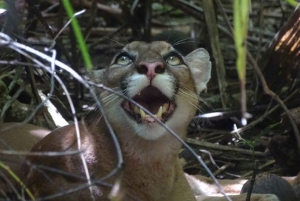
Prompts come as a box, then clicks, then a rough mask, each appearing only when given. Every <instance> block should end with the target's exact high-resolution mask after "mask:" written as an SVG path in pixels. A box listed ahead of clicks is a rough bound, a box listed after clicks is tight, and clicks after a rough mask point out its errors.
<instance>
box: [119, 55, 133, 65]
mask: <svg viewBox="0 0 300 201" xmlns="http://www.w3.org/2000/svg"><path fill="white" fill-rule="evenodd" d="M116 63H117V64H120V65H128V64H130V63H132V60H131V58H130V57H129V56H126V55H121V56H120V57H118V59H117V61H116Z"/></svg>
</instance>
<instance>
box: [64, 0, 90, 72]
mask: <svg viewBox="0 0 300 201" xmlns="http://www.w3.org/2000/svg"><path fill="white" fill-rule="evenodd" d="M61 2H62V3H63V5H64V7H65V10H66V11H67V14H68V16H69V18H70V19H71V20H72V22H71V25H72V28H73V30H74V34H75V37H76V39H77V42H78V45H79V49H80V51H81V54H82V57H83V61H84V63H85V65H86V67H87V69H88V70H92V62H91V58H90V55H89V52H88V48H87V45H86V44H85V41H84V38H83V35H82V32H81V29H80V26H79V24H78V21H77V19H76V17H75V16H74V10H73V8H72V6H71V4H70V1H69V0H63V1H61Z"/></svg>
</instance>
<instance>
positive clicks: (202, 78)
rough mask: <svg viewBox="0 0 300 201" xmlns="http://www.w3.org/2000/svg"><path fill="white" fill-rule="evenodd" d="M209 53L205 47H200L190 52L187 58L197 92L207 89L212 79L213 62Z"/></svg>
mask: <svg viewBox="0 0 300 201" xmlns="http://www.w3.org/2000/svg"><path fill="white" fill-rule="evenodd" d="M209 58H210V57H209V54H208V52H207V51H206V50H205V49H203V48H198V49H196V50H194V51H193V52H191V53H190V54H188V55H187V56H186V57H185V59H186V62H187V63H188V65H189V67H190V71H191V74H192V77H193V79H194V82H195V84H196V89H197V94H200V93H201V92H202V91H206V89H207V87H206V84H207V82H208V81H209V79H210V72H211V63H210V61H209Z"/></svg>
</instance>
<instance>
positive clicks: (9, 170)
mask: <svg viewBox="0 0 300 201" xmlns="http://www.w3.org/2000/svg"><path fill="white" fill-rule="evenodd" d="M0 167H1V168H3V169H4V170H6V171H7V172H8V173H9V174H10V176H12V177H13V178H14V179H15V180H16V181H17V182H18V183H19V184H20V185H21V186H22V187H23V188H24V189H25V191H26V193H27V194H28V196H29V197H30V199H31V200H33V201H34V200H35V198H34V196H33V194H32V193H31V192H30V190H29V189H28V188H27V187H26V186H25V184H24V183H23V182H22V181H21V180H20V178H19V177H18V176H17V175H16V174H15V173H14V172H13V171H11V169H10V168H9V167H8V166H6V165H4V164H3V163H2V162H0Z"/></svg>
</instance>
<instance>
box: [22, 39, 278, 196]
mask: <svg viewBox="0 0 300 201" xmlns="http://www.w3.org/2000/svg"><path fill="white" fill-rule="evenodd" d="M171 51H174V49H173V47H172V46H171V45H169V44H168V43H165V42H153V43H150V44H147V43H143V42H133V43H131V44H129V45H127V46H125V47H124V49H123V52H127V53H128V54H130V55H131V56H132V58H131V59H132V60H133V61H132V62H131V63H129V64H127V65H120V64H118V63H117V62H116V61H117V59H118V57H116V58H114V59H113V61H112V63H111V65H110V67H108V68H107V69H106V70H98V71H95V72H94V73H93V74H92V76H91V77H92V80H94V81H95V82H96V83H103V84H104V85H105V86H108V87H111V88H113V89H114V90H116V91H118V92H124V87H125V88H126V93H124V94H125V95H127V96H128V97H129V98H132V97H134V96H135V95H136V94H138V93H139V92H140V91H141V90H143V89H144V88H145V87H147V86H149V84H150V81H149V80H150V78H148V77H147V76H146V74H145V73H142V72H141V71H139V69H138V68H139V65H140V64H141V63H142V62H144V63H155V62H161V63H162V64H163V68H164V71H163V72H156V75H155V78H153V80H151V85H152V86H154V87H156V88H157V89H159V90H160V91H161V92H162V93H163V94H164V95H165V96H167V97H168V98H169V99H172V100H174V102H175V103H176V108H175V110H174V112H173V114H172V116H170V118H169V119H168V120H167V121H166V122H165V124H166V125H167V126H168V127H170V128H171V129H172V130H173V131H175V132H176V133H177V134H178V135H179V136H180V137H181V138H183V139H184V138H185V136H186V130H187V126H188V124H189V122H190V121H191V120H192V118H193V116H194V115H195V112H196V109H197V105H198V95H199V93H201V92H202V91H204V90H206V84H207V82H208V80H209V79H210V62H209V56H208V53H207V52H206V51H205V50H203V49H197V50H195V51H194V52H192V53H191V54H189V55H187V56H186V57H185V58H182V63H181V64H179V65H176V66H172V65H169V64H168V63H167V62H166V58H165V56H166V55H167V54H168V53H169V52H171ZM178 83H180V84H179V85H178ZM177 88H178V90H177ZM97 92H98V93H99V95H100V99H101V103H102V104H103V106H104V110H105V115H106V116H107V117H108V120H109V122H110V124H111V125H112V128H113V130H114V132H115V133H116V136H117V139H118V141H119V143H120V147H121V151H122V154H123V159H124V167H123V169H122V171H121V170H120V171H118V172H117V173H115V174H114V175H112V176H111V177H109V178H107V179H106V180H104V181H101V180H100V179H101V178H102V177H103V176H105V175H107V174H109V173H110V172H111V171H112V170H114V168H116V166H117V164H118V158H117V154H116V149H115V145H114V143H113V140H112V137H111V134H110V133H109V131H108V128H107V126H106V124H105V122H104V120H103V117H102V116H101V114H99V113H97V114H94V115H92V118H90V117H87V118H85V119H84V120H83V121H82V122H81V123H80V124H79V125H78V126H79V131H80V140H81V150H80V151H81V152H82V153H83V156H84V159H85V161H86V163H87V166H88V170H89V175H90V176H91V179H92V183H93V182H96V183H94V185H92V187H91V189H89V188H88V187H87V181H86V177H85V171H84V168H83V162H82V160H81V157H80V154H79V153H77V154H74V153H73V154H69V155H68V154H66V152H68V151H76V150H77V149H78V139H77V137H76V132H75V130H76V129H75V126H74V125H70V126H66V127H63V128H60V129H57V130H54V131H53V132H52V133H51V134H49V135H47V136H46V137H45V138H44V139H43V140H41V141H40V142H39V143H37V144H36V145H35V146H34V147H33V148H32V150H31V151H32V152H48V153H49V152H60V153H65V155H63V156H53V154H52V155H51V156H40V155H39V156H28V157H27V160H28V161H29V162H31V164H28V163H27V165H26V166H24V168H25V169H23V170H24V174H23V181H24V183H25V184H26V186H27V187H28V188H29V189H30V191H31V192H32V193H33V194H34V196H35V197H37V198H43V197H47V196H53V195H56V197H51V198H52V199H50V200H91V194H90V190H91V191H92V194H93V197H94V198H95V200H101V201H105V200H109V199H108V195H109V193H110V191H111V187H112V186H113V185H115V186H114V188H116V185H117V184H118V182H119V181H121V182H120V183H121V190H120V191H119V194H125V197H124V199H123V200H125V201H131V200H142V201H168V200H170V201H195V200H196V199H197V200H210V201H212V200H217V201H221V200H225V198H224V197H218V195H215V194H219V189H217V188H216V187H215V185H214V184H213V182H212V181H211V180H210V179H208V178H205V177H201V176H199V177H198V178H196V177H191V176H188V175H186V176H185V175H184V172H183V170H182V167H181V165H180V164H181V163H180V162H179V159H178V153H179V151H180V148H181V143H180V142H178V140H176V139H175V138H174V137H173V136H172V135H171V134H170V133H169V132H168V131H167V130H166V129H165V128H163V127H162V126H161V125H159V124H158V123H157V122H154V123H147V122H141V123H137V122H136V121H134V120H133V119H132V118H130V117H129V116H128V114H127V113H126V112H125V111H124V109H123V108H122V106H121V105H122V102H123V101H124V100H123V99H122V98H121V97H118V96H117V95H111V94H110V93H108V92H106V91H101V90H100V89H97ZM49 168H51V169H49ZM186 177H187V178H186ZM101 182H104V183H101ZM224 184H225V185H224V190H225V191H227V192H228V193H234V194H236V193H239V192H238V188H237V189H235V190H233V188H232V187H230V185H233V184H234V185H237V186H239V185H240V184H236V182H235V181H228V182H227V183H226V182H224ZM229 184H230V185H229ZM190 186H191V187H192V189H191V187H190ZM78 187H81V188H78ZM208 190H209V191H210V192H209V193H207V192H208ZM199 192H200V193H199ZM205 192H206V193H205ZM57 193H58V194H57ZM66 193H68V194H67V195H65V194H66ZM117 194H118V193H117ZM210 195H214V196H215V197H208V196H210ZM134 198H136V199H134ZM232 199H233V200H235V201H242V200H245V195H237V196H232ZM251 200H252V201H253V200H257V201H258V200H259V201H267V200H278V199H277V198H276V196H274V195H253V196H252V199H251Z"/></svg>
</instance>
